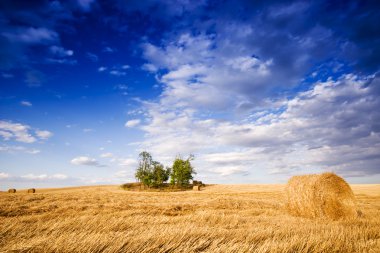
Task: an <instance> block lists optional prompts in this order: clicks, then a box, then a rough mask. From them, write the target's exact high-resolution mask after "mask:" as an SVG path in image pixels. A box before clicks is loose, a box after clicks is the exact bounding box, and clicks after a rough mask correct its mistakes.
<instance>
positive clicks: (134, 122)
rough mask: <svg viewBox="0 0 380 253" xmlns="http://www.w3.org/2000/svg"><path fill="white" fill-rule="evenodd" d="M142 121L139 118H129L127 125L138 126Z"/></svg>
mask: <svg viewBox="0 0 380 253" xmlns="http://www.w3.org/2000/svg"><path fill="white" fill-rule="evenodd" d="M140 122H141V120H139V119H132V120H128V121H127V122H126V123H125V127H136V126H138V125H139V124H140Z"/></svg>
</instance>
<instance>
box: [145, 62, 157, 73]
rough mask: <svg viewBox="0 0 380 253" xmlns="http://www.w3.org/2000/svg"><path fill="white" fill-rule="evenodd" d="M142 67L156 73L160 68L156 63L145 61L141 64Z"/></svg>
mask: <svg viewBox="0 0 380 253" xmlns="http://www.w3.org/2000/svg"><path fill="white" fill-rule="evenodd" d="M141 69H142V70H146V71H149V72H152V73H155V72H157V71H158V68H157V67H156V66H155V65H154V64H151V63H145V64H143V65H142V66H141Z"/></svg>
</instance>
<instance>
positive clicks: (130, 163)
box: [118, 158, 137, 168]
mask: <svg viewBox="0 0 380 253" xmlns="http://www.w3.org/2000/svg"><path fill="white" fill-rule="evenodd" d="M118 164H119V165H120V166H122V167H129V168H135V167H136V166H137V161H136V159H132V158H126V159H123V158H121V159H118Z"/></svg>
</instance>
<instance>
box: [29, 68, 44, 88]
mask: <svg viewBox="0 0 380 253" xmlns="http://www.w3.org/2000/svg"><path fill="white" fill-rule="evenodd" d="M25 82H26V83H27V85H28V86H29V87H39V86H41V84H42V83H43V82H45V75H44V74H43V73H42V72H40V71H38V70H29V71H27V72H26V75H25Z"/></svg>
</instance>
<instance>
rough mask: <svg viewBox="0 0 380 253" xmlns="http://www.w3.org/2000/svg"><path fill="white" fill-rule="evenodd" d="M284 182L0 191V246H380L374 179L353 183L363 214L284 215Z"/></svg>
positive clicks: (378, 190) (379, 188)
mask: <svg viewBox="0 0 380 253" xmlns="http://www.w3.org/2000/svg"><path fill="white" fill-rule="evenodd" d="M283 189H284V185H213V186H207V187H206V188H204V189H203V190H202V191H199V192H198V191H185V192H136V191H125V190H123V189H121V188H120V187H118V186H94V187H76V188H61V189H42V190H41V189H37V192H36V193H35V194H28V193H26V192H25V191H18V192H17V193H15V194H10V193H5V192H1V193H0V252H289V253H290V252H345V253H349V252H373V253H375V252H380V185H352V189H353V191H354V193H355V196H356V198H357V202H358V208H359V209H360V210H361V211H362V212H363V216H362V217H360V218H358V219H356V220H350V221H328V220H323V219H306V218H299V217H292V216H290V215H289V214H288V213H287V212H286V210H285V209H284V206H283V203H284V196H283Z"/></svg>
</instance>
